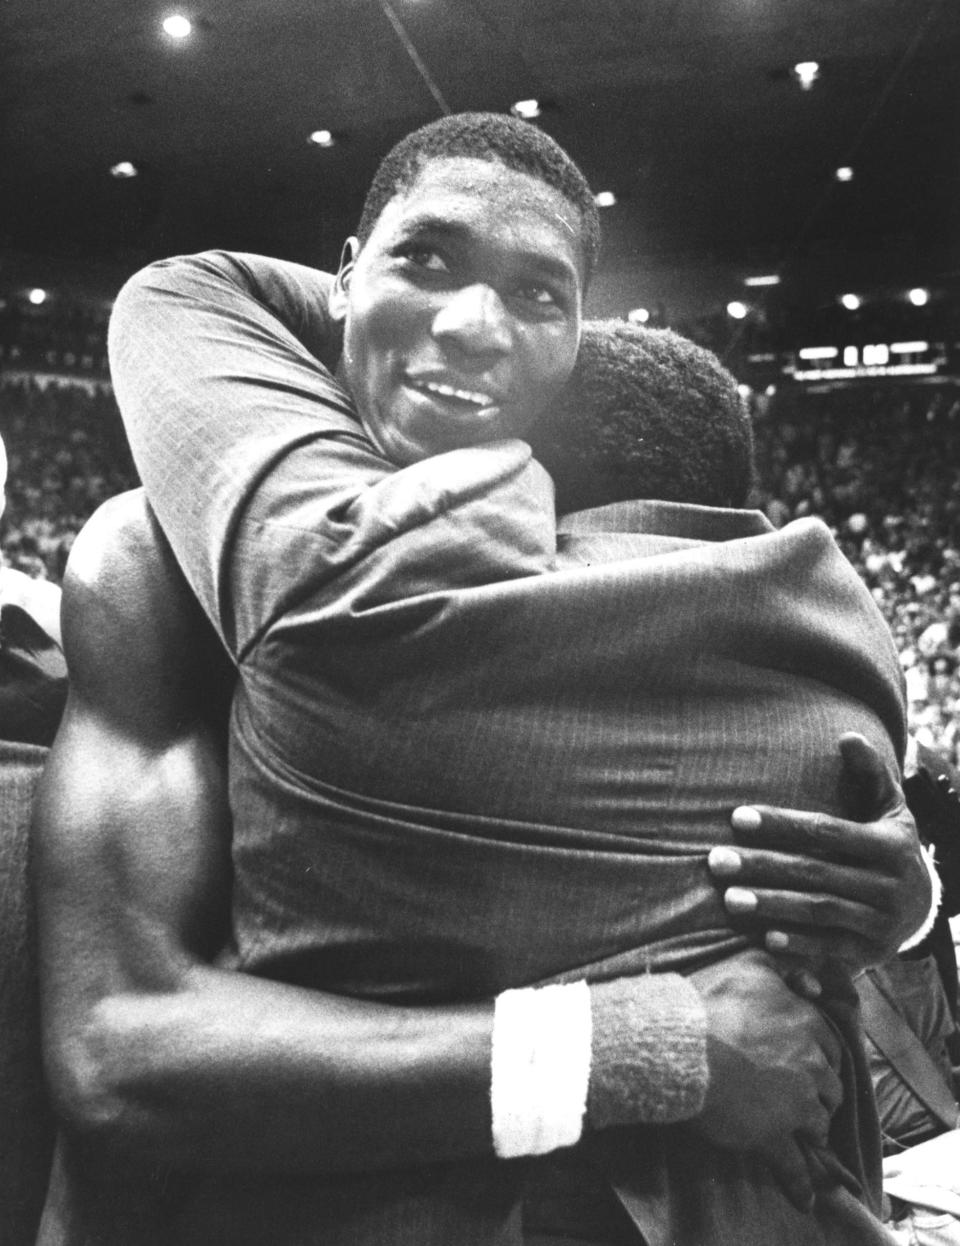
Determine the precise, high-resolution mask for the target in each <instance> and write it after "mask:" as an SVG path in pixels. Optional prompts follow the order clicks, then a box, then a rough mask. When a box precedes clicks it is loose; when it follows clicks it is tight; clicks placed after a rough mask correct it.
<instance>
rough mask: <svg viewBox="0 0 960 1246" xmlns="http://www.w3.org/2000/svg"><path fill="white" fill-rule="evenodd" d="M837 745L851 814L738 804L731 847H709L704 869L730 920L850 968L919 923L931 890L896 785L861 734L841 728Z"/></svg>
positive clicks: (775, 944) (878, 955)
mask: <svg viewBox="0 0 960 1246" xmlns="http://www.w3.org/2000/svg"><path fill="white" fill-rule="evenodd" d="M840 751H841V753H842V755H843V760H844V767H845V770H844V775H845V779H846V780H847V782H848V785H849V787H850V792H851V799H850V814H851V817H850V819H846V818H839V817H832V816H830V815H828V814H824V813H805V812H801V811H798V810H785V809H771V808H768V807H767V806H756V807H754V808H746V809H737V810H735V811H734V814H733V817H732V823H733V826H734V830H735V832H736V835H737V841H738V843H737V847H736V848H726V847H722V848H717V849H714V850H713V852H712V853H711V854H710V868H711V871H712V873H713V875H714V877H715V878H716V879H717V880H718V881H719V882H721V883H722V884H724V885H725V886H726V887H727V890H726V891H725V893H724V901H725V903H726V906H727V911H728V913H729V914H730V916H731V918H733V919H735V920H736V921H737V923H738V924H740V923H743V924H744V925H745V926H748V927H751V928H753V929H756V928H757V927H758V926H759V927H761V928H763V929H764V930H765V931H766V944H767V947H768V948H769V949H770V950H771V951H775V952H784V953H788V954H790V955H791V956H798V957H805V958H807V959H809V960H810V961H811V962H812V963H814V964H816V963H819V962H821V961H823V960H825V959H828V960H835V961H840V962H841V963H843V964H845V965H846V966H847V967H848V968H850V969H852V970H856V969H861V968H863V967H865V966H867V965H873V964H878V963H880V962H881V961H884V960H886V959H888V958H889V957H890V956H892V955H894V954H895V952H896V951H897V949H898V948H899V947H900V945H901V944H902V943H904V942H905V941H906V940H907V939H908V938H909V937H910V936H911V935H912V934H914V932H915V931H917V930H919V928H920V927H921V925H922V924H923V922H924V920H925V918H926V917H927V915H928V913H929V910H930V905H931V899H932V888H931V882H930V876H929V873H928V870H927V866H926V864H925V863H924V860H923V856H922V854H921V848H920V840H919V838H918V836H917V830H916V825H915V823H914V820H913V817H912V816H911V814H910V812H909V810H908V809H907V806H906V803H905V801H904V798H903V792H902V790H901V788H900V785H899V783H898V782H897V781H896V779H895V778H894V776H893V775H892V774H891V773H890V772H889V770H888V769H887V768H886V766H885V765H884V763H883V761H882V759H881V758H880V756H879V755H878V753H877V752H876V751H875V750H874V749H873V747H872V746H871V745H870V744H869V743H868V742H867V741H866V740H865V739H864V738H863V737H862V736H860V735H854V734H850V735H847V736H844V737H843V738H842V739H841V741H840Z"/></svg>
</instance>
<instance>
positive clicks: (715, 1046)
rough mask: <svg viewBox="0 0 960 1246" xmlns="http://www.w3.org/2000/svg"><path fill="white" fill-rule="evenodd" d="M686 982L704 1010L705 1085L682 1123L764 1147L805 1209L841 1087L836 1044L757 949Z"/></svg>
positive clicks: (734, 1142)
mask: <svg viewBox="0 0 960 1246" xmlns="http://www.w3.org/2000/svg"><path fill="white" fill-rule="evenodd" d="M690 980H691V982H692V983H693V985H694V986H695V987H696V988H697V990H698V991H699V992H700V995H701V997H702V999H703V1003H704V1008H705V1010H706V1014H707V1062H708V1068H709V1085H708V1090H707V1097H706V1102H705V1104H704V1107H703V1111H702V1112H701V1114H700V1115H699V1116H698V1117H696V1118H695V1119H694V1120H692V1121H690V1122H689V1127H690V1128H691V1129H694V1130H696V1132H698V1133H699V1134H701V1135H702V1136H703V1137H705V1138H707V1139H708V1140H709V1141H710V1142H712V1143H713V1144H714V1145H716V1146H719V1147H722V1148H724V1149H726V1150H733V1151H748V1152H751V1153H754V1154H758V1155H761V1156H762V1157H763V1158H764V1159H765V1160H766V1161H767V1162H768V1163H769V1165H770V1167H771V1168H772V1169H773V1171H774V1173H775V1174H776V1176H777V1178H778V1180H779V1181H780V1184H781V1185H782V1187H783V1190H784V1192H785V1193H786V1195H787V1197H788V1198H789V1199H790V1201H791V1202H792V1203H794V1204H795V1205H796V1206H797V1207H798V1208H800V1209H801V1210H802V1211H809V1210H810V1207H811V1206H812V1204H813V1198H814V1186H815V1183H816V1180H817V1177H818V1176H819V1175H820V1170H819V1166H818V1165H817V1164H816V1163H814V1162H813V1160H812V1159H811V1149H813V1150H816V1149H817V1148H818V1147H822V1146H823V1145H825V1144H826V1141H827V1134H828V1131H829V1128H830V1120H831V1117H832V1116H833V1113H834V1112H835V1111H836V1109H837V1108H838V1107H839V1105H840V1102H841V1099H842V1095H843V1090H842V1086H841V1082H840V1078H839V1076H838V1074H837V1072H836V1070H837V1069H839V1067H840V1045H839V1041H838V1039H837V1037H836V1033H835V1031H834V1030H833V1028H832V1027H831V1026H830V1025H829V1023H828V1022H827V1021H826V1020H825V1019H824V1017H823V1016H822V1015H821V1013H820V1012H819V1011H818V1009H816V1008H814V1007H813V1005H811V1004H809V1003H807V1002H806V1001H805V1000H802V999H799V998H798V997H797V996H796V995H795V994H794V993H793V992H792V991H790V990H789V988H788V987H787V986H785V985H784V983H783V981H782V980H781V978H780V976H779V975H778V973H777V972H776V971H775V970H774V969H773V967H772V964H771V963H770V961H769V958H767V957H766V956H765V955H764V953H762V952H755V953H749V954H747V955H746V956H742V957H736V958H735V959H734V960H733V961H731V962H724V963H722V964H719V965H715V966H712V967H711V968H709V969H705V970H699V971H697V972H696V973H695V974H693V975H692V976H691V979H690Z"/></svg>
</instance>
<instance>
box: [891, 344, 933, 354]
mask: <svg viewBox="0 0 960 1246" xmlns="http://www.w3.org/2000/svg"><path fill="white" fill-rule="evenodd" d="M929 349H930V343H929V342H891V343H890V354H891V355H922V354H923V352H924V351H925V350H929Z"/></svg>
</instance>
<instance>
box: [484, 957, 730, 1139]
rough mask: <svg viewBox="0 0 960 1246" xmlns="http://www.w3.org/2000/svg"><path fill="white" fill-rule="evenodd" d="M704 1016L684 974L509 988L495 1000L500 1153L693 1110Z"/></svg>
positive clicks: (701, 1068) (700, 1079)
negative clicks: (587, 1125)
mask: <svg viewBox="0 0 960 1246" xmlns="http://www.w3.org/2000/svg"><path fill="white" fill-rule="evenodd" d="M706 1090H707V1050H706V1018H705V1015H704V1010H703V1004H702V1002H701V999H700V996H699V995H698V993H697V991H696V990H695V988H694V987H693V986H691V985H690V983H688V982H687V981H686V980H685V979H684V978H681V977H680V976H679V975H677V974H647V975H644V976H643V977H638V978H621V979H617V980H615V981H613V982H606V983H600V984H597V985H594V986H590V987H588V986H587V984H586V983H585V982H576V983H572V984H570V985H567V986H548V987H539V988H537V987H532V988H528V989H525V990H517V991H505V992H504V993H503V994H502V995H499V996H498V997H497V999H496V1002H495V1007H494V1022H493V1052H492V1060H491V1085H490V1101H491V1115H492V1122H493V1145H494V1150H495V1152H496V1154H497V1155H498V1156H500V1157H501V1159H511V1158H514V1157H517V1156H521V1155H543V1154H545V1153H546V1152H548V1151H553V1150H556V1149H557V1148H558V1147H565V1146H572V1145H573V1144H574V1143H576V1142H577V1141H579V1139H580V1136H581V1133H582V1131H583V1123H584V1116H585V1115H586V1116H587V1118H588V1119H589V1121H590V1124H591V1125H592V1126H593V1127H594V1128H597V1129H601V1128H604V1127H606V1126H609V1125H629V1124H640V1123H649V1124H666V1123H670V1122H673V1121H680V1120H686V1119H688V1118H690V1117H692V1116H695V1115H696V1114H697V1113H698V1112H699V1111H700V1109H701V1108H702V1107H703V1101H704V1097H705V1095H706Z"/></svg>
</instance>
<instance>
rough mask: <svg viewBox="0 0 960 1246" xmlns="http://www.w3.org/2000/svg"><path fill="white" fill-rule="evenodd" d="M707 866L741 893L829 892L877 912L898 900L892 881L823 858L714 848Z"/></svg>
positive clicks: (761, 849) (717, 876)
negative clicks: (760, 888) (759, 891)
mask: <svg viewBox="0 0 960 1246" xmlns="http://www.w3.org/2000/svg"><path fill="white" fill-rule="evenodd" d="M734 858H736V860H735V861H734ZM707 864H708V865H709V867H710V872H711V873H712V874H713V876H714V878H716V879H720V880H722V881H724V882H727V881H729V882H731V883H732V884H733V886H734V887H736V888H738V889H746V888H748V889H749V890H751V891H753V890H755V889H756V888H758V887H763V888H766V889H767V890H771V891H796V892H805V893H807V894H809V895H813V894H814V893H817V894H825V893H827V892H829V893H830V894H831V895H833V896H836V897H839V898H841V899H845V900H853V901H856V902H858V903H860V904H868V905H872V906H875V907H878V908H892V907H893V904H894V900H895V893H896V886H897V884H896V881H895V880H894V879H893V878H889V877H887V876H886V875H885V874H883V873H882V872H880V871H877V870H864V869H863V867H862V866H855V865H847V864H843V863H839V862H834V861H826V860H824V859H822V858H820V857H809V858H807V857H797V856H793V855H791V854H789V853H784V852H773V851H770V850H768V849H765V848H737V849H732V848H715V849H713V850H712V851H711V852H710V854H709V856H708V857H707Z"/></svg>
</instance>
